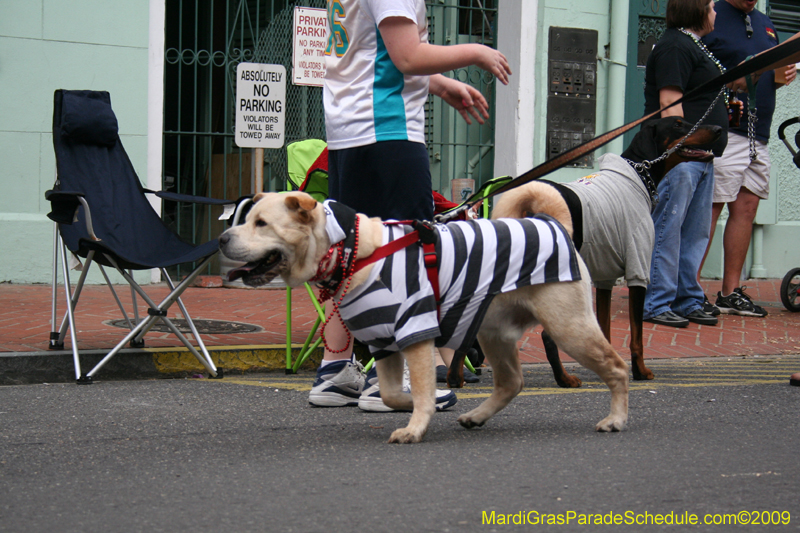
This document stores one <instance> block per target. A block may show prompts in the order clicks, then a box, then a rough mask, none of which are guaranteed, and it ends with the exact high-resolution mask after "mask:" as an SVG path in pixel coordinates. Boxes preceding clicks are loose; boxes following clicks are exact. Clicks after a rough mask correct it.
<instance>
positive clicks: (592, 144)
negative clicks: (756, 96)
mask: <svg viewBox="0 0 800 533" xmlns="http://www.w3.org/2000/svg"><path fill="white" fill-rule="evenodd" d="M798 52H800V38H798V39H792V40H788V41H786V42H784V43H782V44H779V45H778V46H775V47H773V48H770V49H769V50H765V51H763V52H761V53H760V54H758V55H756V56H753V57H752V58H751V59H748V60H747V61H744V62H742V63H740V64H739V65H737V66H736V67H734V68H732V69H730V70H728V71H727V72H725V73H723V74H721V75H719V76H717V77H716V78H714V79H712V80H709V81H707V82H705V83H703V84H701V85H699V86H698V87H696V88H694V89H693V90H691V91H689V92H688V93H685V94H684V95H683V96H682V97H681V98H679V99H678V100H675V101H674V102H672V103H671V104H669V105H666V106H664V107H662V108H661V109H659V110H658V111H654V112H652V113H650V114H649V115H646V116H644V117H642V118H640V119H637V120H634V121H632V122H629V123H627V124H625V125H624V126H620V127H619V128H616V129H613V130H611V131H609V132H607V133H604V134H602V135H599V136H597V137H595V138H594V139H591V140H589V141H586V142H585V143H582V144H579V145H578V146H575V147H574V148H571V149H569V150H567V151H566V152H562V153H561V154H559V155H558V156H556V157H555V158H553V159H550V160H548V161H546V162H544V163H542V164H541V165H538V166H536V167H534V168H532V169H531V170H529V171H527V172H525V173H524V174H522V175H521V176H518V177H516V178H514V179H513V180H511V181H509V182H508V183H506V184H505V185H503V186H502V187H500V188H498V189H497V190H494V191H492V192H491V193H489V194H487V195H484V196H480V198H477V199H476V196H478V194H477V193H476V194H473V195H472V196H470V197H469V198H468V199H467V200H466V201H465V202H464V203H463V204H462V206H461V207H459V208H458V209H454V210H453V211H451V212H449V213H447V215H446V217H441V218H437V220H438V221H442V222H444V221H446V220H451V219H453V218H455V217H456V216H458V215H459V214H460V213H461V212H463V211H466V210H468V209H470V208H472V206H473V205H474V204H475V203H477V201H478V200H487V199H489V198H491V197H492V196H495V195H497V194H501V193H504V192H506V191H509V190H511V189H514V188H516V187H519V186H520V185H524V184H525V183H528V182H529V181H533V180H536V179H540V178H542V177H544V176H546V175H547V174H550V173H551V172H553V171H554V170H557V169H559V168H561V167H563V166H564V165H566V164H567V163H570V162H572V161H574V160H576V159H578V158H580V157H582V156H584V155H586V154H587V153H589V152H593V151H594V150H597V149H598V148H600V147H601V146H605V145H606V144H608V143H609V142H611V141H613V140H614V139H616V138H617V137H619V136H620V135H622V134H624V133H625V132H627V131H629V130H631V129H633V128H635V127H636V126H638V125H640V124H641V123H642V122H645V121H647V120H650V119H651V118H653V117H655V116H658V115H659V114H660V113H661V112H662V111H664V110H666V109H669V108H671V107H673V106H676V105H678V104H680V103H682V102H683V101H684V100H686V99H687V98H691V97H692V96H694V95H695V94H698V93H700V92H703V91H707V90H708V89H712V88H717V87H722V86H723V85H727V84H728V83H730V82H732V81H735V80H738V79H739V78H743V77H745V76H747V75H750V74H753V73H754V72H757V71H759V70H768V67H771V66H773V65H775V64H776V63H778V62H780V61H781V60H782V59H785V58H787V57H789V56H790V55H792V54H795V53H798Z"/></svg>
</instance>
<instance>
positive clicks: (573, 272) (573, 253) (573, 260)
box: [534, 213, 581, 281]
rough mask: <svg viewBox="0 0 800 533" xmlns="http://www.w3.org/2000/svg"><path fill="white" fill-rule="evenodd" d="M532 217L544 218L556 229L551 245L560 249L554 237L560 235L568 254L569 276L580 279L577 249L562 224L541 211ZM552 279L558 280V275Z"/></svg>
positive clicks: (574, 279) (576, 279)
mask: <svg viewBox="0 0 800 533" xmlns="http://www.w3.org/2000/svg"><path fill="white" fill-rule="evenodd" d="M534 218H538V219H541V220H544V221H546V222H549V225H550V227H551V228H552V229H554V230H555V231H556V233H557V234H554V235H553V245H554V246H556V247H558V249H560V248H561V247H560V246H559V243H558V239H557V238H556V237H558V236H560V237H561V239H562V242H563V243H564V248H566V250H567V253H568V254H569V273H570V278H571V279H572V280H573V281H578V280H580V279H581V269H580V267H579V266H578V251H577V249H576V247H575V243H574V242H573V241H572V239H571V238H570V237H569V234H568V233H567V230H566V229H565V228H564V226H563V225H562V224H561V222H559V221H558V220H557V219H555V218H553V217H551V216H549V215H545V214H543V213H540V214H538V215H536V216H535V217H534ZM554 281H559V279H558V276H556V279H555V280H554Z"/></svg>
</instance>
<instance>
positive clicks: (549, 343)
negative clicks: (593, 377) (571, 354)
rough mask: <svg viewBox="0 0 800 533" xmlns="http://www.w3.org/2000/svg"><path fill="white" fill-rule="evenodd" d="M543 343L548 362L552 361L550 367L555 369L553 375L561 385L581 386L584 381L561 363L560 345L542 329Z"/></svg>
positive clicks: (573, 387)
mask: <svg viewBox="0 0 800 533" xmlns="http://www.w3.org/2000/svg"><path fill="white" fill-rule="evenodd" d="M542 344H544V353H545V354H547V362H549V363H550V368H552V369H553V377H554V378H555V379H556V383H557V384H558V386H559V387H564V388H565V389H570V388H571V389H577V388H578V387H580V386H581V383H582V381H581V380H580V379H579V378H577V377H575V376H573V375H572V374H569V373H567V370H566V369H565V368H564V365H562V364H561V357H560V356H559V355H558V346H557V345H556V343H555V342H553V338H552V337H551V336H550V335H548V334H547V332H546V331H542Z"/></svg>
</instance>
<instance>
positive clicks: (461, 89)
mask: <svg viewBox="0 0 800 533" xmlns="http://www.w3.org/2000/svg"><path fill="white" fill-rule="evenodd" d="M428 92H429V93H431V94H434V95H436V96H438V97H440V98H441V99H442V100H444V101H445V102H447V103H448V104H450V105H451V106H453V107H454V108H455V109H456V111H458V112H459V113H461V116H462V117H464V120H466V121H467V124H472V120H471V119H470V118H469V116H470V115H472V116H473V117H475V119H476V120H477V121H478V122H479V123H480V124H483V123H484V121H485V119H487V118H489V104H488V102H487V101H486V98H484V97H483V95H482V94H481V93H480V91H478V89H476V88H475V87H473V86H471V85H467V84H466V83H462V82H460V81H458V80H454V79H452V78H448V77H447V76H442V75H441V74H434V75H433V76H431V77H430V85H429V87H428Z"/></svg>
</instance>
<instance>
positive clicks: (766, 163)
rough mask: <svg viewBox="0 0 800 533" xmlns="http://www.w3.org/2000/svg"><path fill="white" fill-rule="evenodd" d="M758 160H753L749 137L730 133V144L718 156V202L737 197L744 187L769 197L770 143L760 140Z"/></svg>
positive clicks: (765, 197)
mask: <svg viewBox="0 0 800 533" xmlns="http://www.w3.org/2000/svg"><path fill="white" fill-rule="evenodd" d="M756 151H757V153H758V159H756V160H755V161H750V143H749V142H748V140H747V137H745V136H743V135H738V134H736V133H731V132H728V146H727V147H726V148H725V152H724V153H723V154H722V157H717V158H715V159H714V203H727V202H733V201H734V200H736V197H737V196H738V195H739V189H741V188H742V187H744V188H745V189H747V190H749V191H750V192H752V193H753V194H755V195H756V196H758V197H759V198H761V199H762V200H766V199H767V197H769V168H770V160H769V151H768V150H767V143H765V142H762V141H759V140H756Z"/></svg>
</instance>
